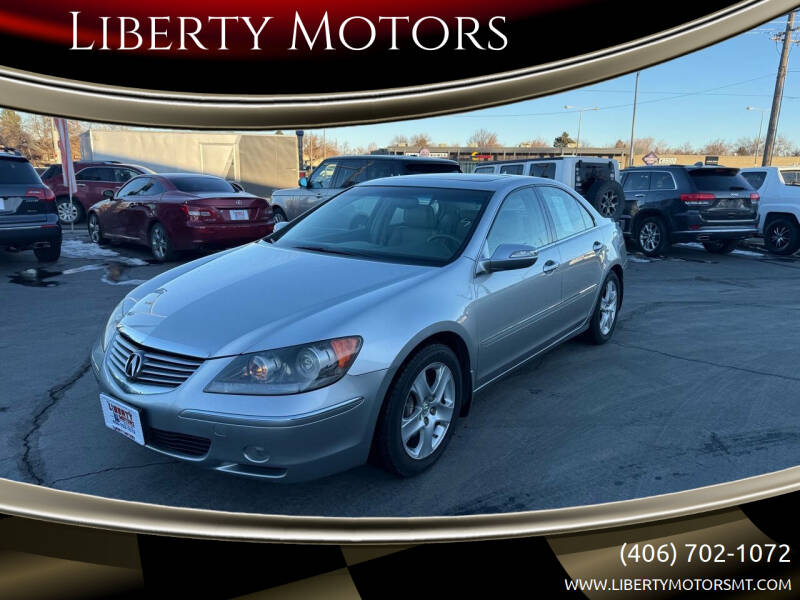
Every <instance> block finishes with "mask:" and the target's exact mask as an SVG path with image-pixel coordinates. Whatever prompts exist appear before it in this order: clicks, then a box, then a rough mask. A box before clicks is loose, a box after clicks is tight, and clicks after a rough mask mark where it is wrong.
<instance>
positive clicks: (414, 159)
mask: <svg viewBox="0 0 800 600" xmlns="http://www.w3.org/2000/svg"><path fill="white" fill-rule="evenodd" d="M342 158H356V159H370V160H374V159H378V160H406V161H409V162H438V163H452V164H456V165H457V164H458V163H457V162H456V161H454V160H452V159H450V158H441V157H437V156H407V155H405V154H340V155H338V156H329V157H328V158H326V159H325V160H330V159H342Z"/></svg>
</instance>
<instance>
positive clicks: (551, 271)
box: [91, 174, 626, 481]
mask: <svg viewBox="0 0 800 600" xmlns="http://www.w3.org/2000/svg"><path fill="white" fill-rule="evenodd" d="M625 261H626V255H625V246H624V242H623V238H622V233H621V231H620V229H619V227H618V226H617V224H616V223H614V222H613V221H610V220H608V219H606V218H604V217H602V216H600V214H599V213H597V211H595V210H594V209H593V208H592V207H591V206H590V205H589V204H588V203H587V202H586V201H585V200H584V199H583V198H581V197H580V196H578V195H577V194H576V193H575V192H573V191H572V190H570V189H569V188H567V187H565V186H563V185H561V184H559V183H556V182H553V181H551V180H547V179H539V178H532V177H520V176H509V175H492V176H487V175H461V174H453V175H418V176H403V177H392V178H390V179H378V180H373V181H369V182H367V183H364V184H361V185H357V186H355V187H353V188H350V189H348V190H346V191H344V192H343V193H341V194H339V195H337V196H335V197H333V198H331V199H330V200H328V201H327V202H325V203H323V204H321V205H319V206H318V207H316V208H315V209H313V210H311V211H309V212H307V213H306V214H304V215H302V216H301V217H299V218H298V219H295V220H293V221H291V222H289V223H288V224H286V225H285V226H283V227H281V228H280V229H279V230H278V231H276V232H275V233H273V234H272V235H270V236H269V237H267V238H265V239H264V240H260V241H257V242H254V243H252V244H248V245H246V246H242V247H239V248H236V249H233V250H228V251H225V252H221V253H218V254H214V255H211V256H206V257H204V258H201V259H199V260H195V261H194V262H190V263H187V264H184V265H182V266H179V267H177V268H175V269H172V270H171V271H167V272H165V273H163V274H161V275H159V276H158V277H155V278H154V279H152V280H150V281H148V282H147V283H145V284H143V285H141V286H140V287H138V288H136V289H135V290H133V291H132V292H131V293H130V294H129V295H128V296H127V297H126V298H125V299H124V300H123V301H122V302H121V303H120V304H119V306H117V308H116V309H115V310H114V312H113V314H112V315H111V317H110V319H109V320H108V323H107V325H106V328H105V332H104V334H103V335H102V337H101V339H99V340H98V342H97V344H96V345H95V347H94V348H93V350H92V361H91V362H92V367H93V370H94V373H95V375H96V376H97V378H98V381H99V387H100V404H101V409H102V414H103V418H104V419H105V423H106V424H107V425H108V427H110V428H111V429H113V430H115V431H117V432H119V433H121V434H123V435H125V436H127V437H128V438H130V439H131V440H133V441H135V442H136V443H139V444H142V445H145V446H147V447H148V448H151V449H152V450H155V451H158V452H161V453H164V454H168V455H171V456H174V457H177V458H181V459H184V460H187V461H192V462H195V463H197V464H198V465H201V466H205V467H209V468H212V469H216V470H218V471H223V472H227V473H234V474H238V475H246V476H252V477H261V478H264V479H271V480H281V481H301V480H307V479H311V478H315V477H320V476H323V475H327V474H331V473H334V472H337V471H342V470H345V469H348V468H351V467H353V466H356V465H359V464H363V463H364V462H366V461H367V459H368V458H369V457H373V458H374V459H375V460H376V461H378V462H379V463H380V464H382V465H383V466H384V467H385V468H387V469H389V470H390V471H393V472H395V473H397V474H399V475H403V476H410V475H414V474H416V473H419V472H420V471H422V470H424V469H426V468H428V467H430V466H431V465H432V464H433V463H434V462H435V461H436V460H437V459H438V458H439V457H440V456H441V455H442V453H443V452H444V450H445V448H446V446H447V443H448V441H449V440H450V439H451V438H452V436H453V430H454V429H455V427H456V424H457V421H458V419H459V418H460V417H464V416H465V415H466V414H467V412H468V411H469V406H470V403H471V401H472V398H473V395H474V394H475V393H476V392H478V391H479V390H481V389H482V388H484V387H486V386H488V385H489V384H490V383H492V382H493V381H495V380H496V379H498V378H499V377H501V376H503V375H504V374H505V373H507V372H508V371H510V370H512V369H514V368H515V367H518V366H520V365H522V364H523V363H525V362H526V361H528V360H530V359H531V358H533V357H535V356H537V355H539V354H541V353H542V352H545V351H547V350H549V349H550V348H553V347H554V346H555V345H557V344H560V343H561V342H563V341H565V340H567V339H569V338H572V337H574V336H576V335H578V334H583V335H584V336H585V337H586V338H587V339H588V341H590V342H593V343H596V344H603V343H604V342H606V341H608V340H609V339H610V338H611V336H612V335H613V333H614V328H615V326H616V323H617V319H618V315H619V310H620V306H621V303H622V293H623V267H624V263H625Z"/></svg>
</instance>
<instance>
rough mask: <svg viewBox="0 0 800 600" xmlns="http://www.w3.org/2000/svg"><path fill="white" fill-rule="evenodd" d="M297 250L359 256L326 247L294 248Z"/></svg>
mask: <svg viewBox="0 0 800 600" xmlns="http://www.w3.org/2000/svg"><path fill="white" fill-rule="evenodd" d="M292 248H294V249H295V250H308V251H309V252H322V253H324V254H340V255H342V256H358V255H357V254H356V253H355V252H348V251H346V250H335V249H333V248H325V247H324V246H292Z"/></svg>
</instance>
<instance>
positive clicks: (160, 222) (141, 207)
mask: <svg viewBox="0 0 800 600" xmlns="http://www.w3.org/2000/svg"><path fill="white" fill-rule="evenodd" d="M103 196H104V198H105V199H104V200H102V201H100V202H98V203H97V204H94V205H93V206H92V207H91V208H90V209H89V215H88V227H89V237H90V238H91V240H92V241H93V242H95V243H98V244H99V243H101V242H103V241H106V240H108V239H111V240H118V241H129V242H135V243H140V244H146V245H148V246H150V249H151V251H152V253H153V256H154V257H155V258H156V260H159V261H168V260H172V259H174V257H175V253H176V252H178V251H181V250H191V249H196V248H201V247H225V246H236V245H238V244H244V243H246V242H250V241H253V240H255V239H258V238H260V237H264V236H265V235H268V234H270V233H272V226H273V220H272V207H271V206H270V205H269V203H268V202H267V201H266V200H265V199H264V198H259V197H258V196H254V195H253V194H248V193H247V192H245V191H244V190H243V189H242V188H241V187H240V186H237V185H235V184H232V183H230V182H228V181H226V180H224V179H222V178H221V177H215V176H213V175H197V174H192V173H158V174H153V175H140V176H138V177H134V178H133V179H131V180H130V181H128V183H126V184H125V185H124V186H122V187H121V188H120V189H119V190H118V191H117V192H114V190H111V189H109V190H106V191H105V192H103Z"/></svg>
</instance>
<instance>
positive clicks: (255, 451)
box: [244, 446, 269, 463]
mask: <svg viewBox="0 0 800 600" xmlns="http://www.w3.org/2000/svg"><path fill="white" fill-rule="evenodd" d="M244 457H245V458H246V459H247V460H249V461H250V462H254V463H265V462H267V461H268V460H269V454H267V451H266V449H265V448H263V447H262V446H247V448H245V449H244Z"/></svg>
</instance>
